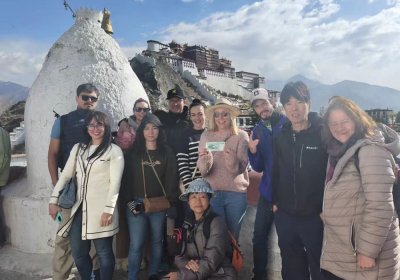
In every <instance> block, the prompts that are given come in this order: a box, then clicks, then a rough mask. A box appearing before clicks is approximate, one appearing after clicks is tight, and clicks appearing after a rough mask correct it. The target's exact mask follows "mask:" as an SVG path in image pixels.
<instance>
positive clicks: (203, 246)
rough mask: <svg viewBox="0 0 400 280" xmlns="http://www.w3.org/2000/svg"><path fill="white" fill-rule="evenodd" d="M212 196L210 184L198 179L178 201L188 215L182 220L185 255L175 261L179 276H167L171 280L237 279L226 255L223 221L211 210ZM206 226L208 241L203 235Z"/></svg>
mask: <svg viewBox="0 0 400 280" xmlns="http://www.w3.org/2000/svg"><path fill="white" fill-rule="evenodd" d="M212 195H213V190H212V189H211V187H210V184H209V183H208V182H207V181H206V180H204V179H201V178H199V179H196V180H194V181H192V182H191V183H190V184H189V187H188V188H187V189H186V190H185V192H184V193H183V194H182V195H181V196H180V197H179V199H180V200H182V201H187V202H188V204H189V207H190V210H191V211H190V212H189V214H188V216H187V217H186V219H185V228H187V231H186V232H184V234H186V236H185V237H186V238H184V242H185V243H184V248H185V249H184V252H183V253H182V254H181V255H179V256H177V257H175V264H176V266H177V268H178V272H177V273H170V277H171V278H170V279H185V280H190V279H193V280H194V279H196V280H197V279H209V280H213V279H221V280H223V279H224V280H233V279H236V271H235V269H234V268H233V266H232V264H231V262H230V260H229V259H228V257H227V254H226V251H227V248H228V247H227V246H228V243H227V242H228V241H227V238H226V237H227V236H228V231H227V228H226V225H225V222H224V220H223V219H222V218H221V217H219V216H218V215H216V214H215V213H214V212H213V210H212V207H211V206H210V199H211V197H212ZM207 223H208V229H207V230H208V231H209V234H208V238H207V237H206V234H205V233H204V231H205V230H206V229H205V227H206V224H207Z"/></svg>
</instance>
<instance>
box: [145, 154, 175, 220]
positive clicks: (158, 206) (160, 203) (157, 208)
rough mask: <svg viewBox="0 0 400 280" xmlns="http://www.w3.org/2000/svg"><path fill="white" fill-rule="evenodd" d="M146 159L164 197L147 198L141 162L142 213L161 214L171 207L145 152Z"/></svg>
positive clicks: (151, 162)
mask: <svg viewBox="0 0 400 280" xmlns="http://www.w3.org/2000/svg"><path fill="white" fill-rule="evenodd" d="M146 153H147V157H148V159H149V161H150V165H151V168H152V169H153V172H154V175H156V178H157V181H158V183H159V184H160V186H161V189H162V191H163V193H164V196H157V197H147V192H146V179H145V176H144V166H143V165H144V164H143V160H142V175H143V189H144V200H143V204H144V212H145V213H154V212H161V211H165V210H167V209H168V208H169V207H171V204H170V203H169V201H168V199H167V194H166V192H165V189H164V186H163V184H162V183H161V180H160V178H159V177H158V174H157V171H156V170H155V168H154V164H153V161H152V160H151V157H150V155H149V153H148V152H147V150H146Z"/></svg>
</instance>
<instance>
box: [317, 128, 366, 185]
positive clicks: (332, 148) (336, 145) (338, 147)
mask: <svg viewBox="0 0 400 280" xmlns="http://www.w3.org/2000/svg"><path fill="white" fill-rule="evenodd" d="M361 138H362V137H361V136H360V135H358V134H357V133H354V134H353V135H352V136H351V137H350V138H349V140H347V142H346V143H341V142H339V141H338V140H336V139H335V138H332V140H331V141H330V143H328V147H327V152H328V154H329V162H328V169H327V173H326V181H325V182H326V183H327V182H329V181H330V180H331V179H332V177H333V172H334V171H335V167H336V164H337V163H338V161H339V160H340V158H341V157H342V156H343V155H344V154H345V153H346V151H347V150H348V149H349V148H350V147H352V146H353V145H354V144H355V143H356V142H357V141H358V140H359V139H361Z"/></svg>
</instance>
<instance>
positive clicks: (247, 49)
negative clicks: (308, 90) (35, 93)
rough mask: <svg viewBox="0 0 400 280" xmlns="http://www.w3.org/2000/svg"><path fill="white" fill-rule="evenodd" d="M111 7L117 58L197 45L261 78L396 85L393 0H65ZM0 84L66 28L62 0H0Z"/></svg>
mask: <svg viewBox="0 0 400 280" xmlns="http://www.w3.org/2000/svg"><path fill="white" fill-rule="evenodd" d="M67 2H68V3H69V5H70V6H71V7H72V8H73V9H75V10H76V9H78V8H80V7H88V8H92V9H97V10H102V9H103V8H104V7H106V8H108V9H109V10H110V11H111V20H112V22H113V28H114V32H115V34H114V36H113V37H114V38H115V39H116V40H117V41H118V43H119V44H120V46H121V47H122V49H123V51H124V53H125V54H126V56H127V57H132V56H134V55H135V53H137V52H140V51H141V50H143V49H144V48H145V47H146V41H147V40H149V39H155V40H160V41H162V42H166V43H167V42H170V41H171V40H173V39H174V40H176V41H178V42H181V43H189V44H202V45H206V46H209V47H212V48H215V49H218V50H219V51H220V56H222V57H227V58H229V59H231V60H232V61H233V66H234V67H236V69H237V70H238V71H239V70H246V71H252V72H257V73H260V74H261V75H263V76H265V77H266V79H267V85H268V80H269V79H281V80H286V79H288V78H290V77H291V76H293V75H295V74H302V75H305V76H307V77H309V78H312V79H317V80H319V81H321V82H324V83H336V82H340V81H342V80H345V79H348V80H356V81H361V82H367V83H370V84H378V85H384V86H390V87H393V88H396V89H400V79H398V78H397V75H398V74H397V73H398V72H399V71H400V0H295V1H292V0H265V1H249V0H86V1H83V0H68V1H67ZM2 8H3V11H4V12H3V14H2V16H1V17H0V24H1V26H2V32H1V33H0V67H1V68H2V71H1V72H0V80H3V81H12V82H17V83H20V84H23V85H25V86H30V85H31V84H32V82H33V81H34V79H35V77H36V75H37V74H38V71H39V70H40V67H41V64H42V63H43V61H44V57H45V55H46V53H47V51H48V50H49V48H50V47H51V46H52V44H53V43H54V42H55V41H56V40H57V39H58V38H59V37H60V36H61V35H62V34H63V33H64V32H65V31H67V30H68V28H70V27H71V26H72V25H73V24H74V19H73V18H72V16H71V13H70V12H69V11H67V10H65V9H64V6H63V0H20V1H16V0H3V1H2Z"/></svg>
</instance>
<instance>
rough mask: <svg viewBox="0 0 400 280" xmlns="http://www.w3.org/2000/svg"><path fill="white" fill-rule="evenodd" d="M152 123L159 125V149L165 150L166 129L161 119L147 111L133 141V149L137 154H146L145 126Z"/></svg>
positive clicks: (159, 150)
mask: <svg viewBox="0 0 400 280" xmlns="http://www.w3.org/2000/svg"><path fill="white" fill-rule="evenodd" d="M149 123H152V124H154V125H155V126H157V127H158V137H157V151H158V152H163V151H164V150H165V147H166V145H167V141H166V136H165V132H164V129H163V127H162V125H161V122H160V120H159V119H158V118H157V117H156V116H155V115H153V114H152V113H147V115H146V116H145V117H144V118H143V120H142V122H141V123H140V125H139V127H138V129H137V130H136V139H135V142H134V143H133V147H132V150H133V152H134V153H135V154H137V155H143V154H146V140H145V139H144V134H143V131H144V128H145V127H146V125H147V124H149Z"/></svg>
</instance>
